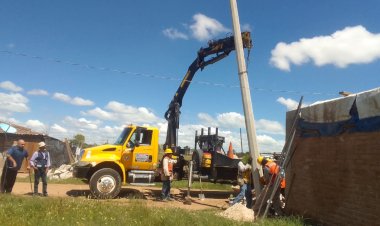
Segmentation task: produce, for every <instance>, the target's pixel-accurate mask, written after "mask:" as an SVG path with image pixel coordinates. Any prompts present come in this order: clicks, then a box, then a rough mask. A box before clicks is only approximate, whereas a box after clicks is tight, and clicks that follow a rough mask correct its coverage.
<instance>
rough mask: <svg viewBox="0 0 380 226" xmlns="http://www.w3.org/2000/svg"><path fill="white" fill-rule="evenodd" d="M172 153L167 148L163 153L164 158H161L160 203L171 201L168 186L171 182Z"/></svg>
mask: <svg viewBox="0 0 380 226" xmlns="http://www.w3.org/2000/svg"><path fill="white" fill-rule="evenodd" d="M172 156H173V151H172V149H170V148H167V149H166V150H165V152H164V156H163V158H162V173H161V181H162V191H161V200H162V201H173V199H172V198H171V197H170V185H171V181H172V180H173V163H174V161H173V159H172Z"/></svg>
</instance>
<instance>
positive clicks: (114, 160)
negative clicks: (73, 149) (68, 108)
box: [73, 125, 159, 199]
mask: <svg viewBox="0 0 380 226" xmlns="http://www.w3.org/2000/svg"><path fill="white" fill-rule="evenodd" d="M158 137H159V131H158V129H157V128H154V127H142V126H135V125H130V126H127V127H125V128H124V130H123V131H122V133H121V134H120V136H119V137H118V138H117V140H116V142H115V143H114V144H105V145H101V146H96V147H91V148H86V149H85V150H84V152H83V154H82V157H81V160H80V161H79V162H78V163H77V164H76V165H75V166H74V169H73V176H74V177H76V178H82V179H85V180H87V182H88V183H89V186H90V190H91V193H92V194H93V195H94V196H95V197H97V198H104V199H105V198H114V197H115V196H117V195H118V194H119V192H120V189H121V186H122V185H125V184H127V183H129V184H132V185H152V184H153V182H154V179H155V172H156V169H157V166H158V151H159V148H158V146H159V145H158Z"/></svg>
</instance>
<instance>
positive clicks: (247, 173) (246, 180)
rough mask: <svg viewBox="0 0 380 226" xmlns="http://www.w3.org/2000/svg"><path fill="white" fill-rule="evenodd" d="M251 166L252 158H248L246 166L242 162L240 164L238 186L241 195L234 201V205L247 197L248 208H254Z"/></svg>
mask: <svg viewBox="0 0 380 226" xmlns="http://www.w3.org/2000/svg"><path fill="white" fill-rule="evenodd" d="M251 164H252V157H249V158H248V161H247V163H246V164H244V163H243V162H242V161H241V160H240V162H239V163H238V184H239V186H240V193H239V194H238V195H237V196H236V197H235V199H234V200H233V201H232V205H234V204H236V203H238V202H240V201H241V200H242V199H243V198H244V197H245V199H246V201H247V203H246V207H247V208H252V186H251V172H252V166H251Z"/></svg>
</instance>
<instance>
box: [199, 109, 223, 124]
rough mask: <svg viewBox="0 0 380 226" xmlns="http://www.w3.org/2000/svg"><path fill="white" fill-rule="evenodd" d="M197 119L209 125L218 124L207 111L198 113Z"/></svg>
mask: <svg viewBox="0 0 380 226" xmlns="http://www.w3.org/2000/svg"><path fill="white" fill-rule="evenodd" d="M198 119H199V120H201V123H203V124H205V125H209V126H218V122H217V121H216V120H215V119H214V118H213V117H212V116H211V115H209V114H207V113H202V112H201V113H198Z"/></svg>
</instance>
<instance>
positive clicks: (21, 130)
mask: <svg viewBox="0 0 380 226" xmlns="http://www.w3.org/2000/svg"><path fill="white" fill-rule="evenodd" d="M0 123H4V124H8V125H10V126H12V127H14V128H15V129H16V132H15V134H18V135H44V134H43V133H40V132H36V131H33V130H32V129H29V128H27V127H24V126H20V125H16V124H14V123H11V122H4V121H1V120H0ZM4 132H5V131H4V130H3V129H2V128H1V127H0V133H4Z"/></svg>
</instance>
